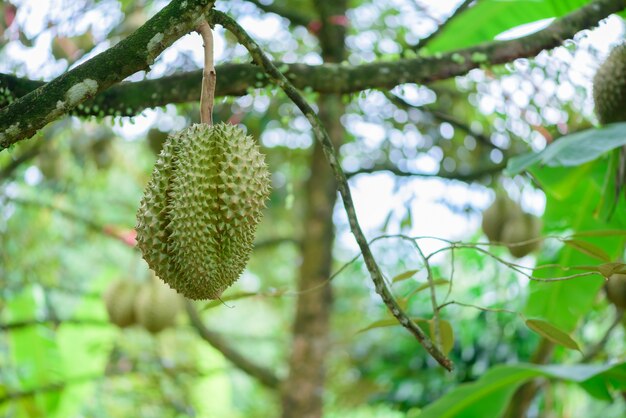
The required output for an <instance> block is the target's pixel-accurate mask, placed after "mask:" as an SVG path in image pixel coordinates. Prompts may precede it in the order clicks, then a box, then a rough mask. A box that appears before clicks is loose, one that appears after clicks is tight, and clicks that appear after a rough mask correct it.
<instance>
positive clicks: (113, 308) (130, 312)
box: [104, 279, 139, 328]
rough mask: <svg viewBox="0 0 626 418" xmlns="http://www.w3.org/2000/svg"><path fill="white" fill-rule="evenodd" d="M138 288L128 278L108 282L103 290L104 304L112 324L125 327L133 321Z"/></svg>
mask: <svg viewBox="0 0 626 418" xmlns="http://www.w3.org/2000/svg"><path fill="white" fill-rule="evenodd" d="M138 290H139V286H138V284H137V283H135V282H134V281H132V280H129V279H120V280H116V281H114V282H112V283H111V284H109V287H107V289H106V291H105V292H104V305H105V307H106V310H107V313H108V314H109V320H110V321H111V322H112V323H113V324H115V325H117V326H118V327H120V328H125V327H128V326H131V325H133V324H134V323H135V297H136V296H137V291H138Z"/></svg>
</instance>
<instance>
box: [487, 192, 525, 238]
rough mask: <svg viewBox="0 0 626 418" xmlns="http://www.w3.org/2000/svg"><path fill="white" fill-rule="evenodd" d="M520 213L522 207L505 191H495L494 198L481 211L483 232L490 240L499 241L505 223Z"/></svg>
mask: <svg viewBox="0 0 626 418" xmlns="http://www.w3.org/2000/svg"><path fill="white" fill-rule="evenodd" d="M522 214H523V212H522V208H520V206H519V205H518V204H517V203H515V202H514V201H513V200H511V198H509V196H507V194H506V193H504V192H497V193H496V200H495V201H494V202H493V203H492V204H491V206H489V207H488V208H487V209H485V211H484V212H483V219H482V228H483V232H484V233H485V235H486V236H487V238H488V239H489V241H490V242H501V241H502V231H503V229H504V226H505V224H506V223H507V222H509V221H510V220H511V219H515V218H517V217H519V216H521V215H522Z"/></svg>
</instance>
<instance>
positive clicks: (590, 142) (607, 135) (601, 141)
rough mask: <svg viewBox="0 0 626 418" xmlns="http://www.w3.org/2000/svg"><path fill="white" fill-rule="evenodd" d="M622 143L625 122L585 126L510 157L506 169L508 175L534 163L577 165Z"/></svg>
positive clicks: (625, 129)
mask: <svg viewBox="0 0 626 418" xmlns="http://www.w3.org/2000/svg"><path fill="white" fill-rule="evenodd" d="M625 144H626V122H620V123H612V124H609V125H606V126H604V127H602V128H593V129H587V130H584V131H581V132H576V133H573V134H571V135H565V136H562V137H561V138H559V139H558V140H557V141H554V142H553V143H552V144H550V145H548V146H547V147H546V148H545V149H544V150H543V151H541V152H539V153H531V154H524V155H521V156H518V157H514V158H511V159H510V160H509V162H508V164H507V168H506V171H505V173H506V174H507V175H515V174H519V173H521V172H522V171H524V170H526V169H528V168H529V167H530V166H532V165H535V164H537V163H542V164H546V165H548V166H550V167H570V166H578V165H581V164H585V163H587V162H589V161H593V160H595V159H596V158H598V157H600V156H601V155H603V154H605V153H607V152H609V151H611V150H613V149H615V148H617V147H620V146H622V145H625Z"/></svg>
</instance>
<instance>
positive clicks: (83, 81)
mask: <svg viewBox="0 0 626 418" xmlns="http://www.w3.org/2000/svg"><path fill="white" fill-rule="evenodd" d="M213 3H214V1H213V0H186V1H183V0H173V1H172V2H170V3H169V4H168V5H167V6H165V7H164V8H163V9H162V10H161V11H160V12H159V13H157V14H156V15H155V16H154V17H153V18H152V19H150V20H148V22H146V24H145V25H143V26H142V27H141V28H139V29H137V30H136V31H135V32H134V33H133V34H131V35H130V36H129V37H128V38H126V39H124V40H123V41H121V42H120V43H118V44H117V45H115V46H114V47H112V48H110V49H108V50H107V51H105V52H103V53H101V54H99V55H98V56H96V57H94V58H92V59H90V60H89V61H87V62H85V63H83V64H82V65H79V66H78V67H76V68H74V69H73V70H71V71H68V72H67V73H65V74H63V75H61V76H59V77H57V78H56V79H54V80H53V81H51V82H49V83H47V84H45V85H43V86H41V87H40V88H38V89H36V90H34V91H32V92H30V93H29V94H27V95H26V96H24V97H21V98H20V99H18V100H16V101H14V102H13V103H11V104H10V105H8V106H6V107H5V108H3V109H1V110H0V151H2V150H3V149H5V148H8V147H9V146H11V145H12V144H14V143H16V142H17V141H19V140H21V139H24V138H28V137H30V136H32V135H33V134H34V133H35V132H37V130H39V129H40V128H42V127H44V126H45V125H46V124H48V123H49V122H51V121H53V120H55V119H57V118H59V117H60V116H61V115H64V114H66V113H68V112H70V111H71V110H73V109H74V108H75V107H77V106H78V105H79V104H81V103H82V102H84V101H85V100H87V99H90V98H92V97H94V96H95V95H96V94H97V93H99V92H101V91H104V90H106V89H107V88H109V87H110V86H112V85H113V84H116V83H119V82H120V81H122V80H123V79H124V78H126V77H128V76H129V75H132V74H134V73H136V72H137V71H141V70H148V69H149V67H150V65H152V63H153V62H154V60H155V58H156V57H157V56H158V55H159V54H160V53H161V52H162V51H163V50H164V49H165V48H167V47H169V46H170V45H171V44H172V43H174V41H176V40H177V39H178V38H180V37H181V36H183V35H185V34H186V33H188V32H190V31H191V30H193V29H194V28H195V26H196V25H197V24H198V23H199V19H202V18H203V15H204V14H206V13H207V12H208V11H209V10H210V9H211V8H212V7H213Z"/></svg>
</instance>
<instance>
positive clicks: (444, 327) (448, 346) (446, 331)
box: [418, 319, 454, 355]
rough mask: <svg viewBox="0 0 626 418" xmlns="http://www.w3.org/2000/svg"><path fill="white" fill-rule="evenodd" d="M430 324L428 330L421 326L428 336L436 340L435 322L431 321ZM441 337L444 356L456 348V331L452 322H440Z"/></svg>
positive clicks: (443, 320) (442, 320)
mask: <svg viewBox="0 0 626 418" xmlns="http://www.w3.org/2000/svg"><path fill="white" fill-rule="evenodd" d="M427 322H428V329H426V327H423V326H421V325H420V327H421V328H422V329H424V331H425V332H426V333H427V334H428V336H429V337H430V338H431V339H434V338H435V337H434V335H435V321H434V320H432V319H430V320H428V321H427ZM419 324H423V322H421V323H418V325H419ZM439 335H440V337H441V351H443V354H446V355H447V354H448V353H450V350H452V348H453V347H454V330H453V329H452V325H451V324H450V322H448V321H446V320H445V319H441V320H439Z"/></svg>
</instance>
